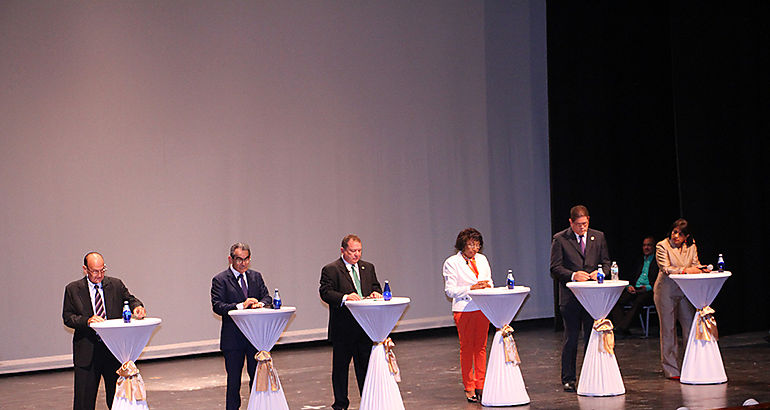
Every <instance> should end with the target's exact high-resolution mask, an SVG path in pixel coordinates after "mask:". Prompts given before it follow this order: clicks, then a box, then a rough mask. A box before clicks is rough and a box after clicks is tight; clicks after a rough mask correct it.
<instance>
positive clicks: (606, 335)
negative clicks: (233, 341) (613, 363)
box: [594, 319, 615, 354]
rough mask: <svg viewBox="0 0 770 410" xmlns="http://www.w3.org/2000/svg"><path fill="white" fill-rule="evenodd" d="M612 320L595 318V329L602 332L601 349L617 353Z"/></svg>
mask: <svg viewBox="0 0 770 410" xmlns="http://www.w3.org/2000/svg"><path fill="white" fill-rule="evenodd" d="M612 329H613V327H612V322H610V320H609V319H599V320H594V330H596V331H597V332H599V333H601V334H602V344H600V345H599V351H600V352H601V351H602V347H604V351H605V352H607V353H609V354H615V334H614V333H612Z"/></svg>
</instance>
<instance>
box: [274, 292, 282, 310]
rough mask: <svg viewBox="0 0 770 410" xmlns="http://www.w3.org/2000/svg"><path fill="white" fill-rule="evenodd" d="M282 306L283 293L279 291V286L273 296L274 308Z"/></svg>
mask: <svg viewBox="0 0 770 410" xmlns="http://www.w3.org/2000/svg"><path fill="white" fill-rule="evenodd" d="M280 308H281V294H280V293H278V288H275V296H273V309H280Z"/></svg>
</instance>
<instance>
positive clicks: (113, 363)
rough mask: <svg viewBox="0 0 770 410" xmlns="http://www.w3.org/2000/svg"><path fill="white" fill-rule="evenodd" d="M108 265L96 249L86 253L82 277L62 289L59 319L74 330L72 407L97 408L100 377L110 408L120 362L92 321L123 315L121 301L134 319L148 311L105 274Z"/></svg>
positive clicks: (116, 280) (116, 279) (118, 283)
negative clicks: (102, 379)
mask: <svg viewBox="0 0 770 410" xmlns="http://www.w3.org/2000/svg"><path fill="white" fill-rule="evenodd" d="M106 272H107V266H106V265H105V264H104V257H102V255H101V254H99V253H98V252H89V253H87V254H86V256H85V257H84V258H83V273H84V275H85V276H84V277H83V278H81V279H78V280H76V281H74V282H70V283H69V284H68V285H67V287H66V288H65V289H64V307H63V309H62V319H63V320H64V324H65V325H66V326H67V327H71V328H73V329H75V335H74V336H73V338H72V361H73V364H74V365H75V392H74V393H75V394H74V400H73V406H72V407H73V408H74V409H93V408H95V407H96V394H97V392H98V390H99V382H100V381H99V379H101V378H104V390H105V396H106V399H107V407H109V408H112V400H113V398H114V396H115V383H116V382H117V381H118V374H117V373H115V372H116V371H117V370H118V368H120V365H121V363H120V362H118V359H116V358H115V356H114V355H113V354H112V353H111V352H110V350H109V349H108V348H107V346H106V345H105V344H104V342H103V341H102V339H101V338H100V337H99V336H98V335H97V334H96V331H95V330H93V329H92V328H91V327H90V324H91V323H94V322H103V321H104V320H106V319H119V318H121V317H122V316H123V302H124V301H128V305H129V307H130V308H131V310H132V311H133V318H134V319H144V317H145V315H146V314H147V312H146V311H145V309H144V306H143V305H142V302H141V301H140V300H139V299H137V298H135V297H134V295H132V294H131V292H129V291H128V288H126V286H125V285H124V284H123V282H122V281H121V280H120V279H118V278H113V277H110V276H105V273H106Z"/></svg>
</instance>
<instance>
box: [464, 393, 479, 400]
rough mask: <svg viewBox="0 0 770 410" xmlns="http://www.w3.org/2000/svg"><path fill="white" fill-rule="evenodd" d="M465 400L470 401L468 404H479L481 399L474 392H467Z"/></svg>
mask: <svg viewBox="0 0 770 410" xmlns="http://www.w3.org/2000/svg"><path fill="white" fill-rule="evenodd" d="M465 399H466V400H468V403H478V402H479V398H478V397H477V396H476V394H474V392H472V391H467V390H466V391H465Z"/></svg>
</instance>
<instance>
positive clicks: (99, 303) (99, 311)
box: [94, 285, 107, 319]
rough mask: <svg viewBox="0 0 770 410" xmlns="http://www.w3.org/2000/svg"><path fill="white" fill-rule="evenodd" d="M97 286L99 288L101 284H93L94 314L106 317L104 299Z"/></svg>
mask: <svg viewBox="0 0 770 410" xmlns="http://www.w3.org/2000/svg"><path fill="white" fill-rule="evenodd" d="M99 288H101V286H99V285H96V286H94V291H95V292H96V295H94V307H96V315H97V316H101V317H102V318H104V319H107V314H105V313H104V301H103V300H102V294H101V293H100V292H99Z"/></svg>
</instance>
